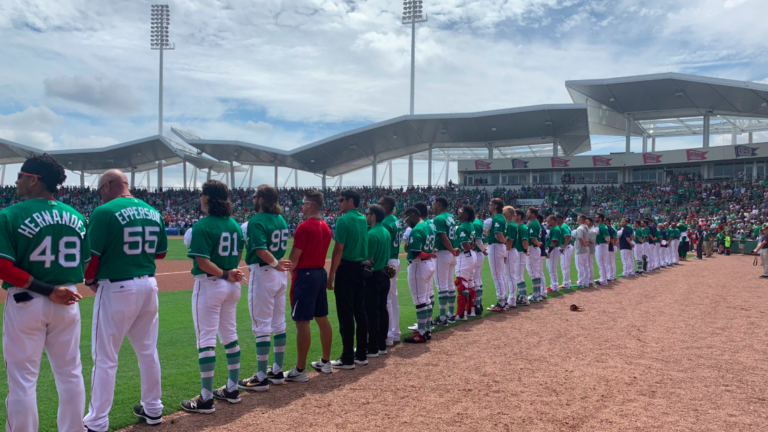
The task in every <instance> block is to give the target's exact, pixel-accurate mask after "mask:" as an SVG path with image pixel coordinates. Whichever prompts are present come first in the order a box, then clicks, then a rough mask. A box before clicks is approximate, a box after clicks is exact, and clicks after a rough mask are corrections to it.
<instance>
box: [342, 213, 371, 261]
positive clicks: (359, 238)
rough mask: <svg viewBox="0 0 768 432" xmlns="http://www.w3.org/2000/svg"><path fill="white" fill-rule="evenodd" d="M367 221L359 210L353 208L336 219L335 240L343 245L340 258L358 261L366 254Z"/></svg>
mask: <svg viewBox="0 0 768 432" xmlns="http://www.w3.org/2000/svg"><path fill="white" fill-rule="evenodd" d="M367 236H368V223H367V222H366V221H365V216H363V215H362V214H361V213H360V211H359V210H358V209H356V208H353V209H351V210H349V211H347V212H346V213H345V214H344V215H343V216H341V217H340V218H338V219H337V220H336V238H335V240H336V242H337V243H341V244H343V245H344V251H343V252H342V254H341V259H343V260H344V261H352V262H358V261H362V260H364V259H367V258H370V257H369V256H368V239H367Z"/></svg>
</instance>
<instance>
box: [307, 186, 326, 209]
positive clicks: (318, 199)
mask: <svg viewBox="0 0 768 432" xmlns="http://www.w3.org/2000/svg"><path fill="white" fill-rule="evenodd" d="M304 200H305V201H308V202H311V203H314V204H317V205H318V207H322V206H323V203H325V196H324V195H323V193H322V192H320V191H319V190H317V189H310V190H308V191H306V192H304Z"/></svg>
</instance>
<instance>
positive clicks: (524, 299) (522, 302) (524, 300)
mask: <svg viewBox="0 0 768 432" xmlns="http://www.w3.org/2000/svg"><path fill="white" fill-rule="evenodd" d="M515 303H517V305H518V306H529V305H530V304H531V301H530V300H529V299H528V296H525V295H519V296H517V300H516V301H515Z"/></svg>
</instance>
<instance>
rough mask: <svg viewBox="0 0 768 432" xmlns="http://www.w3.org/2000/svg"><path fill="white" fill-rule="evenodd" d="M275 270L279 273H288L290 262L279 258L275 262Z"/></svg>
mask: <svg viewBox="0 0 768 432" xmlns="http://www.w3.org/2000/svg"><path fill="white" fill-rule="evenodd" d="M275 268H276V269H278V270H280V271H288V270H290V269H291V262H290V261H289V260H286V259H283V258H280V259H279V260H277V267H275Z"/></svg>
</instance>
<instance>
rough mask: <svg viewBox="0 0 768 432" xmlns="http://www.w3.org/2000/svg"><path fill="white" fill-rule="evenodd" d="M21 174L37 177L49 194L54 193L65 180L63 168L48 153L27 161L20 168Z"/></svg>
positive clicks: (37, 155)
mask: <svg viewBox="0 0 768 432" xmlns="http://www.w3.org/2000/svg"><path fill="white" fill-rule="evenodd" d="M21 172H24V173H27V174H35V175H39V176H40V177H39V179H40V182H41V183H43V184H44V185H45V189H46V190H48V192H51V193H55V192H56V191H57V190H58V188H59V186H61V185H63V184H64V181H65V180H66V179H67V175H66V174H65V173H64V166H63V165H62V164H60V163H59V161H57V160H56V159H54V158H53V156H51V155H49V154H48V153H43V154H36V155H34V156H32V157H31V158H29V159H27V160H26V161H25V162H24V164H23V165H22V166H21Z"/></svg>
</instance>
